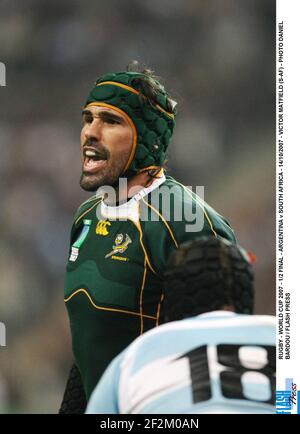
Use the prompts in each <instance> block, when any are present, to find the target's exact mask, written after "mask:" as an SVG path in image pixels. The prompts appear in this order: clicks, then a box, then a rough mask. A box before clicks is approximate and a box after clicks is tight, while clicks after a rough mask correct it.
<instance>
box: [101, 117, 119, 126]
mask: <svg viewBox="0 0 300 434" xmlns="http://www.w3.org/2000/svg"><path fill="white" fill-rule="evenodd" d="M103 122H106V123H108V124H110V125H118V124H120V122H119V121H118V120H117V119H116V118H113V117H110V116H103Z"/></svg>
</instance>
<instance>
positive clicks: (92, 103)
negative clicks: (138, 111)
mask: <svg viewBox="0 0 300 434" xmlns="http://www.w3.org/2000/svg"><path fill="white" fill-rule="evenodd" d="M91 105H96V106H99V107H107V108H110V109H113V110H116V111H117V112H119V113H120V114H122V115H123V116H124V117H125V119H126V120H127V122H128V123H129V125H130V126H131V129H132V133H133V140H132V148H131V152H130V155H129V159H128V161H127V164H126V166H125V169H124V171H123V173H125V172H126V170H127V169H128V167H129V166H130V164H131V162H132V160H133V157H134V154H135V150H136V146H137V132H136V127H135V125H134V123H133V121H132V119H131V117H130V116H128V114H127V113H126V112H124V110H122V109H120V108H119V107H116V106H114V105H111V104H107V103H105V102H91V103H89V104H88V105H87V106H86V107H90V106H91Z"/></svg>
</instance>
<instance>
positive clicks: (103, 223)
mask: <svg viewBox="0 0 300 434" xmlns="http://www.w3.org/2000/svg"><path fill="white" fill-rule="evenodd" d="M109 226H111V222H110V221H108V220H100V221H98V223H97V226H96V234H98V235H103V236H104V237H105V236H106V235H109V232H108V227H109Z"/></svg>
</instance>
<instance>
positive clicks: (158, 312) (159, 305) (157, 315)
mask: <svg viewBox="0 0 300 434" xmlns="http://www.w3.org/2000/svg"><path fill="white" fill-rule="evenodd" d="M163 299H164V294H161V297H160V301H159V303H158V306H157V312H156V327H157V326H159V316H160V307H161V304H162V302H163Z"/></svg>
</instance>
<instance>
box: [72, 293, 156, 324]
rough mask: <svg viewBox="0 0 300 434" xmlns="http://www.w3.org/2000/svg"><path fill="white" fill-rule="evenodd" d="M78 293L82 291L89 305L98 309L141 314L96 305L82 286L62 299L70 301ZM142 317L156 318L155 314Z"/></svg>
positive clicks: (135, 313) (139, 313)
mask: <svg viewBox="0 0 300 434" xmlns="http://www.w3.org/2000/svg"><path fill="white" fill-rule="evenodd" d="M79 293H83V294H85V295H86V297H87V298H88V300H89V301H90V303H91V305H92V306H93V307H94V308H95V309H98V310H106V311H111V312H120V313H127V314H129V315H135V316H141V312H132V311H130V310H125V309H115V308H112V307H103V306H98V305H97V304H95V303H94V301H93V299H92V297H91V296H90V294H89V293H88V292H87V290H86V289H84V288H80V289H77V290H76V291H75V292H73V294H71V295H70V296H69V297H67V298H65V299H64V301H65V303H67V302H68V301H70V300H71V299H72V298H73V297H74V296H75V295H77V294H79ZM143 317H144V318H150V319H156V317H155V316H151V315H145V314H144V315H143Z"/></svg>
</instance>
